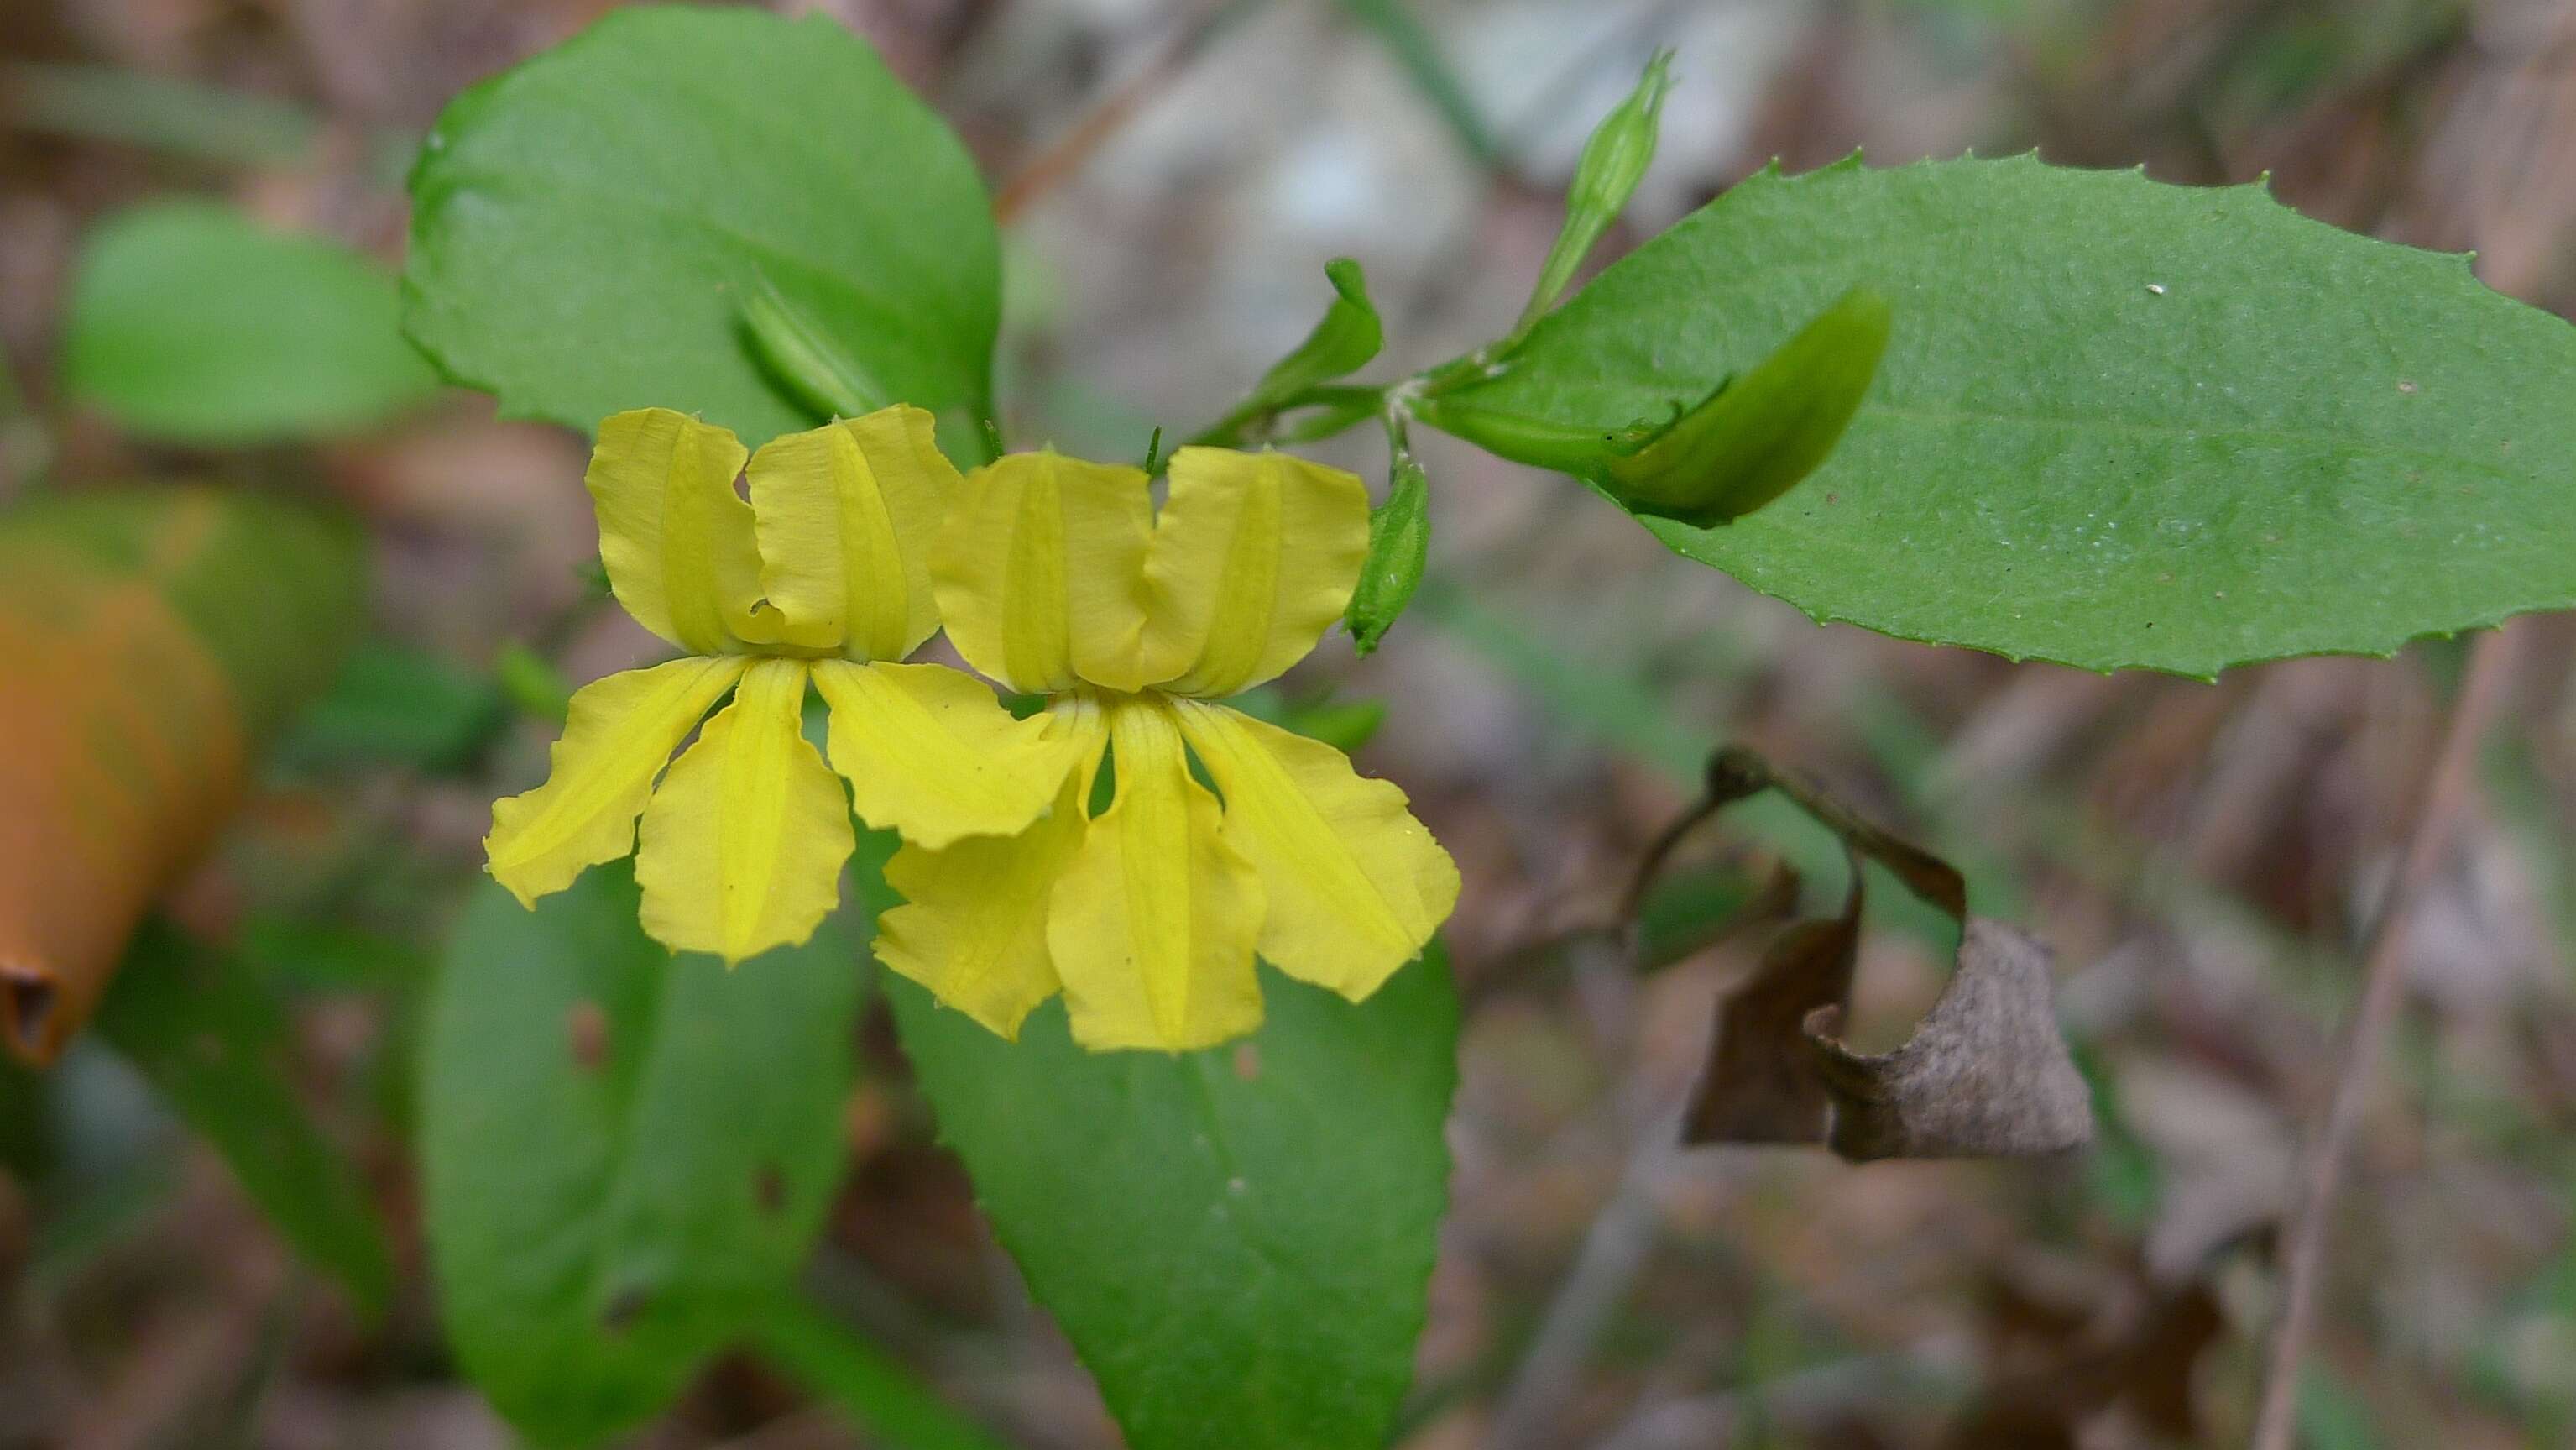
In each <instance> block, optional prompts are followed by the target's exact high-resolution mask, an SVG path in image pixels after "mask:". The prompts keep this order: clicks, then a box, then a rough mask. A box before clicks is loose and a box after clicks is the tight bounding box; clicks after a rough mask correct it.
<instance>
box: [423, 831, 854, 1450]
mask: <svg viewBox="0 0 2576 1450" xmlns="http://www.w3.org/2000/svg"><path fill="white" fill-rule="evenodd" d="M636 906H637V893H636V889H635V879H634V874H633V872H632V871H631V870H629V869H627V868H625V867H623V866H610V867H601V868H596V869H594V870H592V871H590V872H589V873H587V874H586V875H584V876H583V877H582V878H581V879H580V880H579V881H577V882H575V883H574V885H573V887H572V888H571V889H570V890H568V891H565V892H562V893H560V894H558V895H555V896H550V897H547V898H546V899H544V900H543V901H540V902H539V903H538V904H537V909H536V910H535V911H533V912H531V911H527V910H524V909H522V908H521V907H520V905H519V904H518V902H517V901H515V900H513V899H512V898H511V897H510V896H509V894H508V893H506V892H504V891H502V890H501V889H500V888H499V887H497V886H494V887H487V888H486V889H485V890H484V891H483V892H481V893H480V894H478V895H477V896H476V897H475V898H474V901H473V903H472V905H471V906H470V907H469V908H468V909H467V911H466V914H465V917H464V919H463V921H462V922H461V923H460V924H459V926H458V928H457V931H456V935H455V937H454V939H453V940H452V941H451V942H450V943H449V948H448V952H447V959H446V962H445V965H444V968H443V970H442V973H441V976H440V980H439V983H438V986H437V988H436V994H435V997H434V1000H433V1001H432V1004H431V1008H430V1024H429V1033H428V1041H427V1045H426V1048H425V1051H424V1060H423V1078H422V1084H421V1113H422V1173H423V1190H424V1200H425V1202H424V1213H425V1218H426V1227H427V1230H428V1237H429V1244H430V1249H431V1253H432V1258H433V1263H434V1266H435V1269H436V1273H437V1280H438V1285H439V1290H440V1294H441V1297H442V1299H443V1301H444V1303H445V1309H446V1324H447V1330H448V1334H449V1337H450V1339H451V1340H452V1341H453V1342H454V1344H455V1346H456V1352H457V1356H458V1358H459V1359H460V1361H461V1362H462V1363H463V1365H464V1367H465V1370H466V1372H467V1374H468V1375H470V1376H471V1377H472V1378H473V1380H474V1382H475V1383H476V1384H478V1385H479V1386H481V1387H482V1389H483V1391H484V1393H485V1394H487V1395H489V1396H490V1397H491V1399H492V1403H493V1404H494V1405H495V1406H496V1407H497V1408H498V1409H499V1410H500V1411H501V1413H502V1414H504V1415H506V1416H508V1417H509V1419H510V1420H511V1421H512V1423H514V1424H515V1425H517V1426H518V1427H519V1429H520V1430H521V1431H522V1432H524V1433H525V1434H527V1435H528V1436H529V1437H530V1438H531V1439H533V1440H535V1441H538V1442H539V1443H541V1444H546V1445H588V1444H595V1443H598V1442H599V1441H601V1440H604V1439H606V1438H608V1437H609V1436H611V1435H614V1434H616V1433H618V1432H619V1431H621V1430H625V1429H627V1428H630V1427H632V1426H633V1425H635V1424H637V1423H639V1422H640V1421H642V1420H644V1419H645V1418H647V1417H649V1416H650V1415H652V1414H653V1413H654V1412H655V1411H657V1410H659V1409H660V1408H662V1406H664V1405H665V1404H667V1403H668V1402H669V1401H670V1400H671V1398H672V1397H673V1396H675V1395H677V1394H678V1393H679V1392H680V1390H681V1389H682V1388H684V1387H685V1386H686V1384H687V1382H688V1380H689V1378H690V1376H691V1375H692V1374H693V1372H694V1371H695V1370H696V1368H697V1366H698V1364H699V1362H700V1361H701V1360H703V1359H704V1358H705V1357H706V1356H707V1355H709V1354H711V1353H713V1352H715V1351H716V1350H718V1349H720V1348H722V1347H723V1346H725V1345H726V1344H728V1343H730V1342H732V1341H734V1340H735V1339H737V1338H739V1337H741V1336H742V1335H743V1334H744V1333H746V1332H747V1331H748V1330H749V1329H750V1328H751V1327H752V1326H753V1325H754V1324H756V1323H757V1322H759V1320H760V1319H761V1317H762V1316H763V1315H765V1314H767V1313H768V1312H770V1309H771V1306H772V1305H773V1303H774V1301H775V1300H776V1298H777V1296H778V1295H779V1294H780V1293H782V1292H784V1290H785V1289H786V1287H787V1285H788V1283H789V1282H790V1281H791V1279H792V1278H793V1276H794V1275H795V1273H796V1270H797V1269H798V1267H799V1266H800V1265H801V1264H802V1263H803V1262H804V1259H805V1256H806V1253H807V1250H808V1249H809V1247H810V1246H811V1244H812V1242H813V1238H814V1235H815V1233H816V1231H817V1230H818V1229H819V1228H820V1226H821V1224H822V1220H823V1212H824V1209H825V1208H826V1206H827V1205H828V1203H829V1200H830V1196H831V1194H832V1191H833V1189H834V1187H835V1186H836V1185H837V1183H838V1181H839V1179H840V1176H841V1172H842V1167H843V1162H842V1160H843V1154H844V1145H843V1140H842V1135H841V1111H842V1104H843V1101H844V1100H845V1098H846V1097H847V1096H848V1093H849V1090H850V1084H851V1080H852V1073H853V1071H854V1068H853V1064H852V1057H851V1038H852V1028H853V1021H854V1018H855V1016H856V1013H857V1010H858V1004H859V975H858V972H857V970H856V966H855V964H856V962H857V960H858V953H859V951H860V950H861V948H860V947H859V946H857V945H855V944H854V943H853V942H852V941H851V939H850V935H849V933H847V932H846V931H844V930H842V929H840V928H839V926H838V924H837V923H827V924H826V925H825V927H824V929H823V930H822V931H821V932H819V933H817V934H816V936H815V938H814V940H813V941H812V942H810V943H809V944H807V945H805V946H803V947H795V948H787V949H782V950H780V951H776V952H772V953H770V954H768V955H766V956H763V957H760V958H758V959H757V960H754V961H750V962H746V963H744V964H743V965H742V966H741V967H740V968H739V969H737V970H734V971H731V972H728V971H726V970H725V969H724V967H723V966H722V965H721V964H719V963H718V962H717V961H716V960H715V959H714V958H712V957H701V956H687V957H681V958H678V959H677V960H674V959H673V958H672V957H671V956H670V955H669V954H668V953H666V952H665V951H663V950H662V949H661V948H660V947H659V946H657V945H655V944H654V943H653V942H652V940H651V939H649V938H647V937H646V936H645V935H644V934H643V932H642V930H641V929H640V928H639V927H638V926H637V925H636V921H635V912H636Z"/></svg>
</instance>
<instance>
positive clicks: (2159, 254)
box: [1455, 158, 2576, 675]
mask: <svg viewBox="0 0 2576 1450" xmlns="http://www.w3.org/2000/svg"><path fill="white" fill-rule="evenodd" d="M1853 287H1867V288H1870V289H1872V290H1875V291H1877V292H1879V293H1880V294H1882V295H1884V296H1885V297H1887V298H1888V300H1889V301H1890V303H1891V304H1892V305H1893V307H1894V313H1895V326H1894V332H1893V336H1892V338H1891V340H1890V342H1889V344H1888V349H1887V354H1886V358H1885V361H1884V362H1883V363H1882V364H1881V366H1880V368H1879V375H1878V382H1877V384H1876V386H1875V387H1874V388H1873V389H1872V390H1871V392H1870V394H1869V396H1868V397H1867V399H1866V401H1864V403H1863V404H1862V406H1861V409H1860V411H1859V413H1858V415H1857V416H1856V417H1855V418H1854V419H1853V421H1852V424H1851V427H1850V430H1849V431H1848V432H1847V433H1846V434H1845V435H1844V438H1843V443H1842V446H1841V448H1840V449H1839V450H1838V451H1837V452H1836V453H1835V455H1834V456H1833V458H1832V459H1831V460H1829V461H1828V462H1827V463H1826V464H1825V466H1824V467H1823V468H1822V469H1821V470H1819V471H1818V473H1817V474H1816V475H1815V477H1813V478H1812V479H1810V480H1809V481H1808V482H1807V483H1806V484H1804V485H1803V486H1801V487H1800V488H1799V489H1798V490H1797V491H1796V492H1795V493H1793V494H1791V495H1789V496H1788V497H1787V498H1785V499H1782V500H1781V501H1780V502H1779V503H1776V504H1774V505H1772V506H1771V507H1769V508H1767V509H1764V510H1763V511H1762V512H1761V513H1759V514H1756V515H1754V516H1752V517H1750V518H1747V519H1744V520H1741V521H1739V522H1737V523H1734V524H1732V525H1728V526H1725V527H1722V528H1715V529H1705V530H1703V529H1695V528H1691V527H1689V526H1687V525H1683V524H1679V523H1674V522H1670V521H1649V522H1648V524H1647V526H1648V527H1649V528H1651V529H1652V530H1654V532H1655V533H1656V535H1657V536H1658V537H1660V538H1662V539H1663V540H1664V541H1665V542H1666V543H1667V544H1669V545H1671V546H1672V547H1673V548H1674V549H1676V550H1678V551H1679V552H1681V553H1683V554H1686V555H1688V556H1690V557H1692V558H1695V559H1699V560H1701V561H1703V562H1706V563H1710V564H1714V565H1717V566H1718V567H1721V568H1723V569H1725V570H1727V571H1728V572H1729V573H1731V574H1734V575H1735V576H1736V577H1738V578H1740V579H1742V580H1743V581H1744V582H1745V583H1747V584H1749V585H1752V586H1753V587H1754V588H1757V589H1760V590H1762V591H1764V592H1766V593H1770V594H1774V595H1777V596H1779V597H1781V598H1783V599H1786V600H1788V601H1789V602H1791V603H1793V604H1795V605H1797V606H1798V607H1799V608H1801V609H1803V610H1805V611H1807V612H1808V613H1810V614H1812V615H1814V616H1815V617H1817V618H1819V619H1832V620H1848V621H1851V622H1853V623H1857V624H1863V625H1867V626H1869V627H1871V628H1873V629H1878V630H1882V631H1885V632H1887V633H1890V634H1895V635H1900V636H1903V637H1905V638H1909V639H1921V640H1931V641H1937V642H1945V643H1954V644H1966V645H1974V646H1976V647H1978V648H1981V649H1988V650H1994V651H1997V652H1999V653H2002V654H2006V655H2011V656H2015V657H2024V656H2028V657H2037V658H2043V659H2051V660H2059V661H2063V662H2066V663H2069V664H2075V665H2082V666H2086V667H2088V668H2093V669H2114V668H2120V667H2125V666H2144V667H2149V668H2155V669H2163V670H2172V671H2177V672H2180V673H2184V674H2193V675H2206V674H2211V673H2214V672H2216V671H2218V670H2220V669H2223V668H2225V667H2227V666H2228V665H2231V664H2235V663H2239V662H2243V661H2247V660H2255V659H2265V658H2271V657H2275V656H2280V655H2291V654H2304V653H2314V652H2359V653H2384V652H2387V651H2389V650H2393V649H2395V648H2396V647H2397V646H2398V645H2400V644H2403V643H2404V642H2406V641H2407V640H2409V639H2411V638H2414V637H2416V636H2419V635H2423V634H2428V633H2439V632H2444V631H2450V630H2458V629H2464V628H2469V627H2472V626H2476V625H2483V624H2489V623H2492V622H2494V621H2496V620H2499V619H2502V618H2504V617H2505V616H2507V615H2510V614H2514V613H2517V612H2520V611H2524V610H2532V609H2551V608H2559V607H2564V606H2566V605H2569V604H2571V603H2576V547H2571V541H2576V489H2571V488H2569V487H2568V486H2567V479H2568V476H2569V474H2570V471H2571V469H2576V407H2571V406H2570V405H2569V401H2568V400H2569V399H2570V398H2571V397H2576V328H2570V327H2569V326H2568V324H2566V323H2565V322H2563V321H2561V320H2559V319H2557V318H2555V317H2552V316H2550V315H2548V314H2546V313H2543V312H2540V311H2537V310H2535V309H2533V308H2529V307H2525V306H2523V305H2521V304H2520V303H2517V302H2514V301H2511V300H2510V299H2507V298H2505V297H2502V296H2500V295H2498V294H2496V293H2494V292H2492V291H2490V290H2488V289H2487V288H2485V287H2483V286H2481V285H2480V284H2479V283H2478V282H2477V281H2476V280H2475V279H2474V278H2473V277H2472V276H2471V274H2470V271H2469V268H2468V266H2467V264H2466V263H2465V262H2463V261H2462V260H2461V259H2460V258H2457V257H2449V256H2442V255H2437V254H2434V253H2428V252H2421V251H2415V250H2411V249H2408V248H2404V247H2397V246H2391V245H2388V244H2386V243H2381V242H2375V241H2371V240H2368V239H2366V238H2363V237H2358V236H2354V235H2352V234H2350V233H2348V232H2343V231H2339V230H2337V229H2335V228H2333V227H2329V226H2326V225H2324V224H2322V223H2318V222H2314V221H2309V220H2306V219H2304V218H2302V217H2299V216H2298V215H2296V214H2295V213H2293V212H2291V211H2289V210H2287V209H2285V208H2283V207H2281V206H2279V205H2278V204H2276V203H2275V202H2273V201H2272V200H2271V199H2270V198H2269V197H2268V196H2267V195H2266V194H2265V193H2264V192H2263V191H2262V189H2261V188H2259V187H2250V186H2249V187H2233V188H2226V189H2216V190H2210V189H2197V188H2185V187H2174V186H2164V185H2160V184H2158V183H2155V182H2151V181H2148V180H2147V179H2146V178H2144V177H2143V176H2140V175H2138V174H2136V173H2133V172H2098V171H2076V170H2068V169H2063V168H2058V167H2050V166H2045V165H2042V164H2040V163H2039V162H2038V161H2036V160H2033V159H2029V158H2019V159H2014V160H2008V161H1952V162H1935V163H1926V164H1922V165H1916V166H1908V167H1904V168H1900V169H1896V170H1882V171H1873V170H1868V169H1865V168H1862V167H1860V166H1859V165H1857V164H1851V163H1846V164H1844V165H1840V166H1835V167H1831V168H1828V169H1826V170H1823V171H1819V172H1814V173H1810V174H1808V175H1804V176H1797V177H1787V176H1780V175H1777V174H1770V173H1766V174H1764V175H1761V176H1757V177H1754V178H1752V179H1750V180H1748V181H1746V182H1744V183H1743V184H1742V185H1740V186H1738V187H1736V188H1735V189H1734V190H1732V191H1730V192H1728V193H1727V194H1726V195H1725V196H1723V197H1721V198H1719V199H1718V200H1717V201H1716V202H1714V203H1712V204H1711V205H1710V206H1708V207H1707V208H1705V209H1703V210H1701V211H1700V212H1698V213H1697V214H1695V215H1693V216H1692V217H1690V218H1689V219H1687V220H1685V221H1684V222H1682V223H1681V224H1680V225H1678V226H1676V227H1674V228H1673V229H1672V230H1671V231H1669V232H1667V233H1665V234H1664V235H1663V236H1661V237H1659V238H1657V239H1656V240H1654V241H1652V242H1650V243H1648V244H1647V245H1645V246H1644V247H1641V248H1639V249H1638V250H1637V251H1636V252H1635V253H1633V254H1632V255H1630V256H1629V257H1628V258H1626V259H1625V260H1623V261H1621V262H1619V263H1617V264H1615V265H1613V266H1611V267H1610V268H1608V269H1606V270H1605V271H1603V272H1602V273H1601V275H1600V276H1599V277H1597V278H1595V279H1594V280H1593V282H1592V283H1591V284H1590V285H1589V286H1587V287H1585V288H1584V289H1583V290H1582V291H1581V292H1580V293H1578V294H1576V296H1575V297H1574V299H1573V300H1572V301H1570V302H1568V303H1567V304H1566V305H1565V306H1564V307H1562V308H1560V309H1558V310H1557V311H1556V312H1554V313H1552V314H1550V315H1549V316H1548V317H1547V318H1546V319H1545V320H1544V321H1542V322H1541V323H1540V324H1539V325H1538V326H1537V327H1536V328H1535V329H1534V330H1533V331H1532V332H1531V333H1530V336H1529V339H1528V341H1527V342H1526V344H1525V345H1524V347H1523V349H1522V351H1521V353H1520V355H1519V356H1518V358H1517V360H1516V361H1515V363H1514V365H1513V366H1512V368H1511V369H1510V371H1509V373H1508V375H1507V376H1504V377H1502V378H1499V379H1497V380H1495V381H1493V382H1491V383H1486V384H1481V385H1479V386H1476V387H1474V388H1472V389H1466V390H1462V391H1460V392H1459V393H1458V394H1457V395H1455V396H1456V398H1457V399H1458V401H1460V402H1461V403H1473V404H1474V405H1475V406H1477V407H1481V408H1485V409H1489V410H1492V411H1494V412H1498V413H1502V414H1509V415H1519V416H1526V417H1531V418H1538V419H1544V420H1548V421H1550V422H1553V423H1556V424H1559V425H1571V426H1581V427H1597V428H1603V429H1615V428H1619V427H1623V426H1625V425H1627V424H1629V423H1630V422H1631V421H1632V420H1636V419H1639V418H1647V417H1655V416H1660V415H1665V414H1668V413H1669V412H1670V411H1671V409H1672V408H1673V407H1674V406H1675V405H1676V404H1681V405H1684V406H1687V405H1688V403H1690V402H1691V401H1693V400H1695V399H1696V398H1698V397H1701V396H1703V395H1705V394H1706V393H1707V391H1708V390H1709V389H1711V388H1713V387H1715V386H1716V384H1717V383H1718V382H1719V380H1721V379H1723V378H1725V377H1726V376H1728V375H1729V374H1730V373H1732V372H1736V371H1739V370H1741V369H1742V368H1743V367H1745V366H1746V365H1747V364H1748V363H1750V362H1751V361H1752V360H1753V359H1756V358H1760V357H1762V356H1765V355H1766V354H1768V353H1769V352H1770V351H1771V350H1772V349H1773V348H1775V347H1777V346H1778V345H1779V343H1780V342H1781V340H1782V339H1784V338H1786V337H1788V336H1789V335H1790V334H1791V333H1792V332H1794V331H1795V330H1796V329H1797V328H1799V327H1800V326H1801V325H1803V324H1804V323H1805V322H1806V321H1807V319H1809V318H1811V317H1814V316H1815V315H1816V314H1817V313H1818V312H1819V311H1820V310H1822V309H1823V308H1824V307H1825V306H1826V305H1827V304H1828V303H1830V302H1831V301H1832V300H1833V299H1834V298H1835V297H1837V296H1839V295H1841V294H1842V293H1843V292H1845V291H1846V290H1848V289H1850V288H1853Z"/></svg>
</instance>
